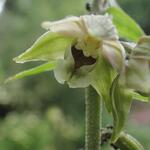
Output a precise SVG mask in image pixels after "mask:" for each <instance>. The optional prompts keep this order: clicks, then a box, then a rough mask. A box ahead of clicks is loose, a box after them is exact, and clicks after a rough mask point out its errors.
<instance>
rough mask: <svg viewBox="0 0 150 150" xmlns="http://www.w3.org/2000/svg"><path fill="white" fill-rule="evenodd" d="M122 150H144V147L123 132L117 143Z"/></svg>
mask: <svg viewBox="0 0 150 150" xmlns="http://www.w3.org/2000/svg"><path fill="white" fill-rule="evenodd" d="M115 145H116V146H118V147H119V148H120V149H121V150H144V148H143V146H142V145H141V144H140V143H139V142H138V141H137V140H136V139H135V138H134V137H132V136H131V135H129V134H126V133H124V132H122V133H121V134H120V137H119V138H118V140H117V141H116V143H115Z"/></svg>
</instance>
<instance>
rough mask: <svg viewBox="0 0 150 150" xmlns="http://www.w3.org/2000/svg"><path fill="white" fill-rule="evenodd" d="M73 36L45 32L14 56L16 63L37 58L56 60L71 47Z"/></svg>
mask: <svg viewBox="0 0 150 150" xmlns="http://www.w3.org/2000/svg"><path fill="white" fill-rule="evenodd" d="M72 42H73V38H70V37H65V36H63V35H60V34H58V33H54V32H50V31H49V32H46V33H45V34H43V35H42V36H41V37H39V38H38V39H37V40H36V41H35V43H34V44H33V46H31V48H29V49H28V50H26V51H25V52H24V53H23V54H21V55H20V56H18V57H16V58H14V60H15V61H16V62H17V63H24V62H28V61H37V60H44V61H45V60H46V61H49V60H56V59H60V58H63V55H64V51H65V50H66V49H68V48H70V47H71V44H72Z"/></svg>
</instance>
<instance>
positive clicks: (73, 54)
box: [12, 14, 125, 110]
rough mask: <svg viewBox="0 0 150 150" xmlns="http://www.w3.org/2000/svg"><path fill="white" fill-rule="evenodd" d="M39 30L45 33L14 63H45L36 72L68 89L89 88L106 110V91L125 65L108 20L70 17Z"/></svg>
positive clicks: (122, 54)
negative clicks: (47, 73) (51, 76)
mask: <svg viewBox="0 0 150 150" xmlns="http://www.w3.org/2000/svg"><path fill="white" fill-rule="evenodd" d="M42 27H44V28H45V29H47V30H48V31H47V32H46V33H45V34H43V35H42V36H41V37H40V38H38V39H37V41H36V42H35V43H34V44H33V46H32V47H31V48H29V49H28V50H27V51H25V52H24V53H23V54H21V55H20V56H18V57H16V58H15V59H14V60H15V61H16V62H17V63H24V62H28V61H41V60H43V61H48V63H49V64H48V65H46V66H47V67H46V69H45V68H44V69H43V66H41V67H42V69H43V70H42V69H41V70H40V71H39V72H42V71H45V70H52V69H53V70H54V75H55V78H56V80H57V81H58V82H59V83H61V84H63V83H65V82H66V83H68V85H69V87H72V88H84V87H88V86H89V85H92V86H93V87H94V88H95V89H96V91H97V92H98V93H99V95H100V96H101V97H102V98H103V99H104V101H105V103H106V106H107V108H108V110H110V106H109V105H110V102H109V99H110V98H109V97H110V96H109V89H110V87H111V84H112V81H113V79H114V77H115V75H116V74H117V72H120V71H121V70H122V68H123V67H124V63H125V51H124V48H123V46H122V45H121V44H120V42H119V40H118V35H117V31H116V29H115V27H114V25H113V23H112V19H111V17H110V16H108V15H107V14H106V15H104V16H102V15H84V16H80V17H74V16H73V17H68V18H65V19H62V20H60V21H54V22H44V23H43V24H42ZM48 66H50V68H48ZM25 73H26V72H25ZM14 78H16V76H15V77H13V78H12V79H14Z"/></svg>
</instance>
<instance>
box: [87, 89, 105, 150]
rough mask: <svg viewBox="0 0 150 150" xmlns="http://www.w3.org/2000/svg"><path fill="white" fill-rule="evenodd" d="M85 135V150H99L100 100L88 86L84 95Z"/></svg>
mask: <svg viewBox="0 0 150 150" xmlns="http://www.w3.org/2000/svg"><path fill="white" fill-rule="evenodd" d="M85 100H86V127H85V128H86V129H85V130H86V133H85V134H86V135H85V150H100V134H99V133H100V127H101V110H102V108H101V105H102V103H101V100H100V97H99V95H98V94H97V92H96V91H95V89H93V87H92V86H89V87H88V88H87V89H86V93H85Z"/></svg>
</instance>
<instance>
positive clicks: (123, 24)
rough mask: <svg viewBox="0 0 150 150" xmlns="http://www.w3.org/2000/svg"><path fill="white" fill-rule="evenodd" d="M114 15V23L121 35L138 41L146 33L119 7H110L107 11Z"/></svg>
mask: <svg viewBox="0 0 150 150" xmlns="http://www.w3.org/2000/svg"><path fill="white" fill-rule="evenodd" d="M106 12H108V13H109V14H110V15H112V16H113V23H114V24H115V25H116V28H117V30H118V32H119V36H120V37H122V38H125V39H128V40H131V41H137V40H138V39H139V37H141V36H143V35H144V32H143V30H142V29H141V27H140V26H139V25H138V24H137V23H136V22H135V21H134V20H133V19H132V18H131V17H130V16H129V15H128V14H126V12H125V11H123V10H122V9H121V8H119V7H109V8H108V9H107V11H106Z"/></svg>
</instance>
